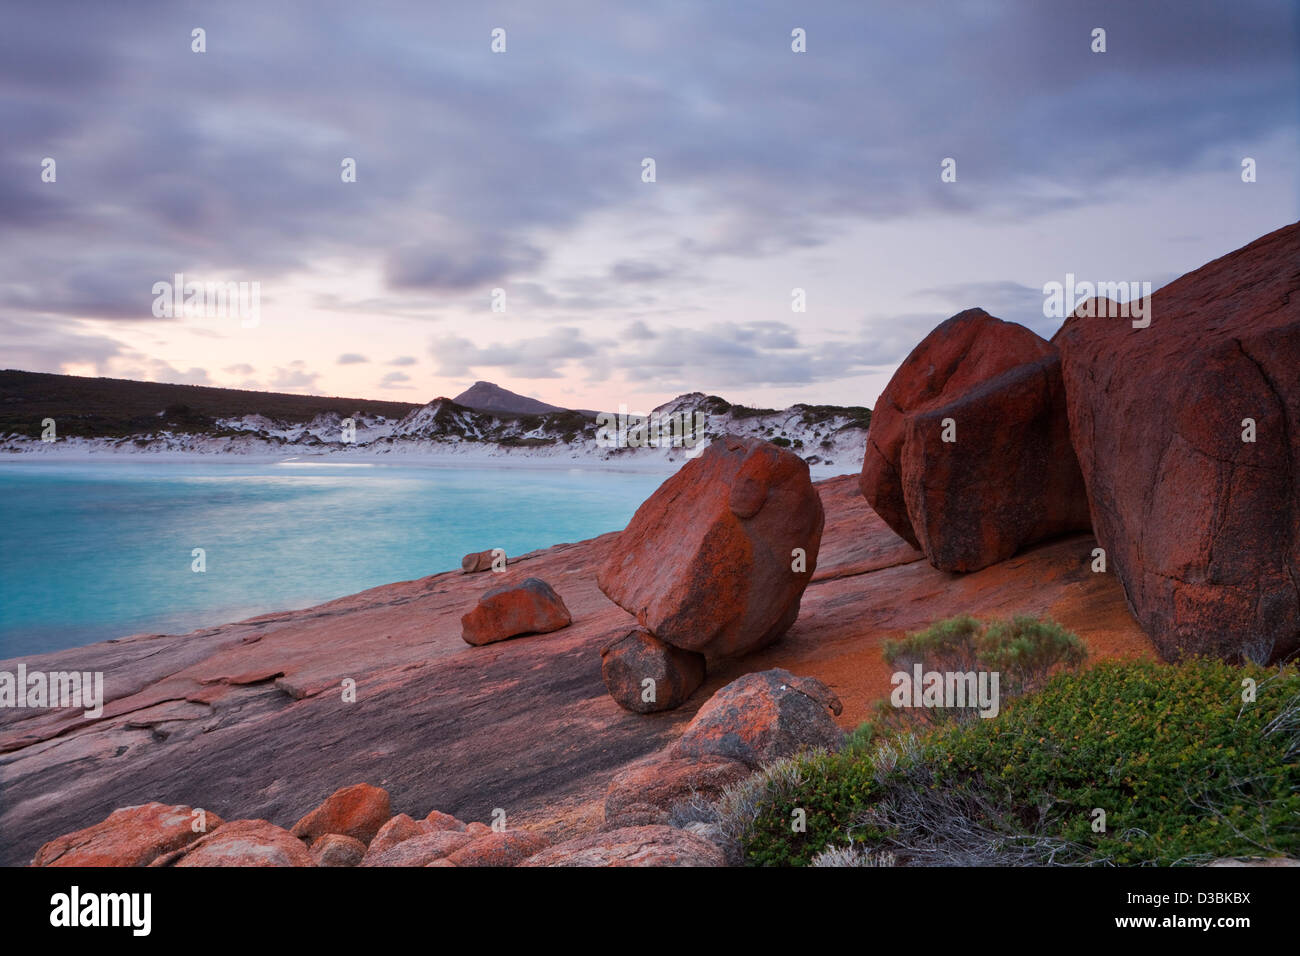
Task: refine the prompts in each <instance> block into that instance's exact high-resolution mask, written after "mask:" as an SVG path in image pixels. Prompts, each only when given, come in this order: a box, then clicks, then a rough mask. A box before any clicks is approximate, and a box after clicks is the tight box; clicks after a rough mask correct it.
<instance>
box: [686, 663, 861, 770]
mask: <svg viewBox="0 0 1300 956" xmlns="http://www.w3.org/2000/svg"><path fill="white" fill-rule="evenodd" d="M842 709H843V705H842V704H841V703H840V700H839V698H838V697H836V696H835V695H834V694H833V693H831V690H830V688H829V687H827V686H826V685H825V684H823V683H822V682H821V681H819V680H817V679H816V678H813V677H796V676H795V675H794V674H791V673H790V672H789V671H787V670H782V669H781V668H775V669H773V670H770V671H757V672H755V673H753V674H746V675H745V676H744V677H741V678H739V679H738V680H734V681H732V682H731V683H730V684H728V685H727V686H726V687H723V688H722V689H720V690H719V691H718V692H717V693H716V694H714V695H713V696H712V697H710V698H709V700H708V701H707V702H706V703H705V705H704V706H703V707H701V708H700V710H699V712H698V713H697V714H696V715H695V718H694V719H693V720H692V721H691V722H690V723H689V724H687V725H686V730H685V731H683V732H682V736H681V739H680V740H679V741H678V742H677V743H676V744H675V745H673V747H672V750H671V751H670V753H671V754H672V755H673V756H676V757H704V756H718V757H726V758H728V759H730V760H738V761H740V762H741V763H743V764H745V765H747V766H749V767H753V768H757V767H759V766H761V765H763V764H765V763H770V762H771V761H773V760H779V759H780V758H782V757H789V756H791V755H793V754H795V753H797V752H798V751H800V750H802V749H804V748H810V747H824V748H826V749H827V750H837V749H838V748H839V746H840V744H841V743H843V740H844V733H843V731H841V730H840V728H839V727H838V726H836V724H835V721H834V720H833V719H832V717H831V714H835V715H839V713H840V712H841V710H842Z"/></svg>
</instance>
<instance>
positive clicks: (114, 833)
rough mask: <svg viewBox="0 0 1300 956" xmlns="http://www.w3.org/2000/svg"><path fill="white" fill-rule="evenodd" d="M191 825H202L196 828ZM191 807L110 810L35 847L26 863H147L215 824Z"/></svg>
mask: <svg viewBox="0 0 1300 956" xmlns="http://www.w3.org/2000/svg"><path fill="white" fill-rule="evenodd" d="M196 823H201V825H202V826H203V828H204V829H202V830H199V831H196V830H195V825H196ZM221 823H222V821H221V818H220V817H219V816H217V815H216V814H215V813H211V812H206V811H204V812H203V813H202V815H201V816H200V815H197V814H196V813H195V810H194V808H193V807H185V806H168V805H167V804H165V803H145V804H141V805H140V806H136V807H122V808H121V809H119V810H114V811H113V812H112V813H110V814H109V815H108V816H107V817H106V818H105V819H104V820H102V821H100V822H99V823H96V824H95V825H94V826H90V827H86V828H85V829H84V830H77V831H76V832H74V833H68V834H65V835H63V836H61V837H57V838H55V839H53V840H51V841H49V842H48V843H46V844H45V845H43V846H42V847H41V848H40V849H39V850H37V851H36V857H35V858H34V859H33V860H32V866H148V865H149V864H150V863H152V862H153V861H154V860H156V859H157V858H158V857H160V856H163V855H164V854H167V853H171V852H173V851H175V850H179V849H180V848H181V847H184V846H186V845H187V844H189V843H192V842H194V841H195V840H198V839H199V838H201V837H202V836H204V834H206V833H209V832H211V831H212V830H215V829H216V828H217V827H219V826H221Z"/></svg>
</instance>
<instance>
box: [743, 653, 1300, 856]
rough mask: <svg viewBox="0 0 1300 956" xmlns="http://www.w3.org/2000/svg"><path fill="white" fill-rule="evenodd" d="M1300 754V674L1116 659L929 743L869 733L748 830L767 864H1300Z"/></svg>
mask: <svg viewBox="0 0 1300 956" xmlns="http://www.w3.org/2000/svg"><path fill="white" fill-rule="evenodd" d="M954 634H958V635H959V634H960V628H954ZM999 646H1002V647H1007V646H1014V640H1013V641H1011V642H1004V643H1000V644H999ZM1032 669H1033V668H1032V667H1031V668H1030V670H1031V671H1032ZM1247 678H1249V679H1251V680H1254V681H1256V682H1257V684H1258V697H1257V699H1256V700H1255V701H1253V702H1250V703H1245V702H1243V700H1242V695H1243V690H1242V683H1243V681H1244V680H1245V679H1247ZM1298 753H1300V675H1298V674H1297V673H1296V671H1295V670H1293V669H1281V670H1275V671H1271V672H1270V671H1266V670H1264V669H1262V668H1259V667H1256V666H1254V665H1251V666H1248V667H1234V666H1230V665H1227V664H1224V663H1221V662H1218V661H1207V660H1191V661H1187V662H1184V663H1182V664H1179V665H1176V666H1175V665H1166V664H1158V663H1154V662H1136V663H1134V662H1119V661H1108V662H1104V663H1101V664H1098V665H1097V666H1095V667H1093V668H1092V669H1090V670H1088V671H1086V672H1084V673H1081V674H1075V673H1060V674H1057V675H1056V676H1055V677H1053V678H1052V679H1051V680H1049V682H1048V683H1047V685H1046V686H1045V687H1044V688H1042V689H1041V690H1039V691H1037V692H1033V693H1030V694H1028V695H1027V696H1024V697H1022V698H1020V699H1018V700H1015V701H1013V702H1012V703H1011V704H1010V706H1009V707H1007V708H1005V709H1004V710H1003V711H1002V713H1001V715H1000V716H998V717H996V718H993V719H989V720H975V721H971V722H969V723H961V724H951V725H949V726H947V727H944V728H941V729H938V730H934V731H931V732H930V733H928V734H927V735H925V736H923V737H920V738H918V737H916V736H914V735H910V734H906V733H897V732H888V733H886V732H882V730H881V727H880V726H879V725H878V724H874V723H872V722H868V723H867V724H864V727H863V728H860V730H859V733H858V734H857V735H855V737H854V738H853V739H851V740H850V742H849V745H848V746H847V747H846V748H845V749H844V750H842V751H841V752H840V753H837V754H827V753H824V752H818V753H813V754H809V755H805V756H801V757H797V758H794V759H793V760H791V761H785V762H783V764H782V766H781V768H780V770H779V772H777V773H767V774H762V775H759V776H756V777H754V778H752V782H747V783H748V784H749V785H750V787H751V792H750V795H749V802H748V804H747V805H746V809H745V813H744V814H743V815H742V819H741V822H740V823H739V824H737V825H734V826H733V827H732V832H734V833H735V835H736V839H737V840H738V842H739V844H740V847H741V849H742V851H743V854H744V859H745V862H747V863H749V864H751V865H785V864H797V865H804V864H807V863H809V862H810V861H811V860H812V859H813V857H815V856H817V854H819V853H821V852H822V851H823V850H825V849H826V848H827V847H831V846H841V845H843V844H845V843H846V842H853V843H859V844H862V845H863V848H864V849H867V850H871V851H874V852H892V853H894V854H896V855H897V857H898V859H899V861H900V862H902V863H904V864H912V865H916V864H936V863H939V864H1002V865H1007V864H1048V863H1056V864H1063V863H1069V864H1088V863H1091V864H1097V863H1105V864H1121V865H1131V864H1178V863H1198V862H1204V861H1205V860H1208V859H1210V858H1212V857H1218V856H1271V855H1280V854H1289V855H1297V853H1300V764H1298V763H1297V761H1296V756H1297V754H1298ZM1097 808H1100V809H1102V810H1104V811H1105V813H1106V819H1105V825H1106V829H1105V832H1094V830H1093V823H1094V819H1095V817H1094V810H1095V809H1097ZM796 809H802V810H804V812H805V813H806V817H807V829H806V832H803V833H799V832H795V831H794V830H793V829H792V827H791V820H792V812H793V811H794V810H796Z"/></svg>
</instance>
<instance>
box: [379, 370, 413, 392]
mask: <svg viewBox="0 0 1300 956" xmlns="http://www.w3.org/2000/svg"><path fill="white" fill-rule="evenodd" d="M410 380H411V376H409V375H407V374H406V373H405V372H388V373H387V374H385V375H384V377H383V378H381V379H380V380H379V387H380V388H413V387H414V386H411V385H403V384H402V383H403V382H409V381H410Z"/></svg>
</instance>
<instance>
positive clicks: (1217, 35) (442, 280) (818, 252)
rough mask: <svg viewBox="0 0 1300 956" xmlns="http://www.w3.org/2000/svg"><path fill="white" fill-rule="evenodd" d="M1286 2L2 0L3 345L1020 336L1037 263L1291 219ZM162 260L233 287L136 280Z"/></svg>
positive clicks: (592, 358)
mask: <svg viewBox="0 0 1300 956" xmlns="http://www.w3.org/2000/svg"><path fill="white" fill-rule="evenodd" d="M1298 10H1300V4H1296V3H1294V2H1288V0H1234V2H1232V3H1226V2H1200V0H1168V2H1145V0H1144V2H1133V0H1123V2H1113V3H1111V2H1070V0H1062V2H1051V3H1047V2H1042V0H1024V2H992V0H977V2H965V3H953V4H944V5H943V6H942V7H936V6H933V5H929V4H913V3H906V2H901V0H900V2H863V0H858V2H844V3H838V2H817V0H807V2H800V3H769V2H763V0H747V2H744V3H738V2H727V0H723V2H709V3H701V2H698V0H692V2H673V0H664V2H656V3H651V4H642V3H632V2H626V0H616V2H610V0H606V2H600V3H597V2H589V3H579V2H564V0H559V2H546V3H542V2H538V0H530V2H522V3H492V2H475V3H447V2H427V0H426V2H409V3H399V2H380V0H368V2H366V3H352V2H348V3H337V2H313V3H305V2H276V3H266V2H264V0H258V2H247V0H225V2H223V3H221V4H220V5H215V4H188V3H178V2H157V3H153V2H121V3H112V4H106V3H102V2H85V3H69V2H59V0H42V2H41V3H27V4H6V5H4V7H3V8H2V9H0V130H3V133H2V134H0V367H4V368H21V369H27V370H33V371H50V372H65V373H69V374H78V375H106V376H112V377H117V378H132V379H143V380H151V381H165V382H179V383H191V384H207V385H218V386H224V387H235V388H251V389H266V390H274V391H287V392H299V393H310V394H326V395H345V396H349V397H358V398H377V399H389V400H397V401H407V402H426V401H429V400H431V399H432V398H434V397H435V396H439V395H447V396H452V395H455V394H457V393H459V392H460V391H462V390H463V389H464V388H466V387H468V386H469V385H470V384H472V383H473V382H474V381H476V380H480V379H482V380H488V381H493V382H496V383H498V384H500V385H502V386H505V387H507V388H510V389H512V390H514V391H517V392H520V393H522V394H525V395H529V396H532V397H536V398H540V399H542V400H544V401H548V402H551V403H554V404H557V405H564V406H569V407H580V408H605V409H615V408H617V407H618V406H619V405H621V404H626V405H627V406H628V407H629V408H630V409H632V410H641V411H645V410H648V409H649V408H652V407H654V406H655V405H658V404H660V403H662V402H664V401H666V400H668V399H670V398H672V397H674V396H676V395H678V394H680V393H683V392H688V391H703V392H708V393H715V394H720V395H722V396H724V397H725V398H727V399H729V400H730V401H732V402H737V403H743V404H749V405H760V406H766V407H784V406H786V405H789V404H793V403H795V402H808V403H824V404H842V405H864V404H865V405H873V404H874V403H875V401H876V398H877V396H878V395H879V394H880V391H881V390H882V389H883V387H884V386H885V384H886V383H887V382H888V380H889V377H890V376H891V375H892V373H893V371H894V369H895V368H896V367H897V365H898V363H899V362H901V360H902V359H903V358H904V357H905V356H906V355H907V353H908V352H909V351H910V350H911V349H912V348H913V347H914V346H915V345H916V344H917V343H918V342H919V341H920V340H921V339H922V338H923V337H924V336H925V335H926V333H928V332H929V331H930V330H931V329H932V328H933V327H934V326H935V325H937V324H938V323H939V322H941V321H943V320H944V319H945V318H947V317H949V316H951V315H953V314H955V313H956V312H959V311H961V310H963V309H966V308H970V307H973V306H979V307H982V308H984V309H986V310H988V311H989V312H991V313H993V314H994V315H997V316H999V317H1001V318H1004V319H1007V320H1010V321H1016V322H1020V323H1022V324H1024V325H1027V326H1029V327H1030V328H1033V329H1034V330H1035V331H1038V332H1039V333H1041V334H1043V335H1045V336H1050V335H1051V333H1052V332H1054V331H1055V329H1056V328H1057V327H1058V326H1059V324H1060V320H1059V319H1055V318H1047V317H1045V316H1044V308H1043V303H1044V292H1043V287H1044V285H1045V284H1046V283H1049V282H1061V283H1064V282H1065V280H1066V275H1067V274H1068V273H1072V274H1074V275H1075V276H1076V277H1077V278H1078V279H1079V280H1087V281H1130V282H1143V281H1145V282H1151V283H1152V287H1153V288H1159V287H1160V286H1161V285H1163V284H1165V283H1167V282H1169V281H1170V280H1172V279H1174V278H1176V277H1177V276H1179V275H1182V274H1184V273H1186V272H1188V271H1191V270H1192V269H1195V268H1196V267H1198V266H1200V265H1202V264H1204V263H1206V262H1208V261H1210V260H1211V259H1215V258H1217V257H1219V256H1221V255H1224V254H1226V253H1228V252H1230V251H1232V250H1233V249H1236V248H1239V247H1240V246H1242V245H1245V244H1246V243H1248V242H1250V241H1251V240H1253V239H1255V238H1257V237H1259V236H1261V235H1263V234H1265V233H1267V232H1270V231H1272V230H1274V229H1276V228H1278V227H1280V226H1283V225H1286V224H1288V223H1291V222H1294V221H1296V220H1297V219H1300V13H1298V12H1297V11H1298ZM1098 28H1100V29H1102V30H1104V31H1105V47H1106V48H1105V51H1104V52H1094V50H1093V47H1094V46H1095V45H1096V40H1095V39H1094V30H1096V29H1098ZM196 29H201V30H202V31H203V33H202V35H201V36H202V46H203V51H202V52H198V51H196V50H195V46H196V45H198V41H196V39H195V35H194V31H195V30H196ZM498 30H499V31H504V34H501V33H497V34H496V40H495V44H496V46H497V47H498V48H499V47H500V46H501V45H502V40H504V50H503V51H500V52H497V51H494V49H493V46H494V31H498ZM796 30H801V31H803V34H802V36H803V38H804V41H803V42H804V46H805V50H804V51H803V52H796V51H795V49H793V47H794V46H796V45H798V42H797V39H796V38H795V37H794V35H793V31H796ZM1247 158H1249V159H1252V160H1254V168H1255V181H1254V182H1243V177H1242V163H1243V160H1245V159H1247ZM348 159H350V160H353V161H354V162H355V181H344V180H345V178H348V177H347V171H346V170H345V169H344V165H345V160H348ZM646 159H653V161H654V179H653V181H652V182H649V181H646V179H647V175H646V172H645V164H644V160H646ZM946 159H951V160H955V180H954V181H943V176H942V175H941V174H942V173H943V168H944V165H943V164H944V160H946ZM48 160H53V165H52V169H51V164H49V163H48ZM51 173H52V175H51ZM948 178H950V179H951V178H952V177H948ZM178 273H179V274H182V275H183V276H184V279H185V281H186V282H200V283H223V284H224V283H232V282H233V283H240V282H243V283H249V285H248V286H246V287H245V288H246V289H247V290H249V291H248V294H249V296H250V299H249V300H246V302H249V303H251V294H252V289H253V288H254V286H253V285H252V283H256V284H257V285H256V287H255V288H256V289H257V303H258V308H257V311H256V314H255V315H254V314H253V313H252V312H251V311H250V310H249V309H248V308H246V309H244V310H242V311H241V310H238V309H231V308H225V309H222V308H215V309H212V310H209V311H208V312H201V314H187V313H186V312H185V310H183V309H182V310H181V312H180V314H175V313H173V314H170V315H168V314H167V313H166V310H163V309H160V308H159V307H158V303H157V300H158V298H159V294H158V292H157V290H158V289H159V288H160V287H159V286H158V283H160V282H174V279H173V277H174V276H175V275H176V274H178ZM796 289H800V290H803V301H804V306H805V308H804V310H803V311H795V309H794V308H793V306H794V305H795V304H796V295H795V293H794V291H793V290H796ZM495 290H499V291H495ZM494 302H495V304H496V306H498V307H502V306H503V307H504V310H503V311H499V310H495V309H494ZM159 312H162V313H163V314H157V313H159ZM1154 320H1155V321H1159V316H1155V317H1154Z"/></svg>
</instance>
